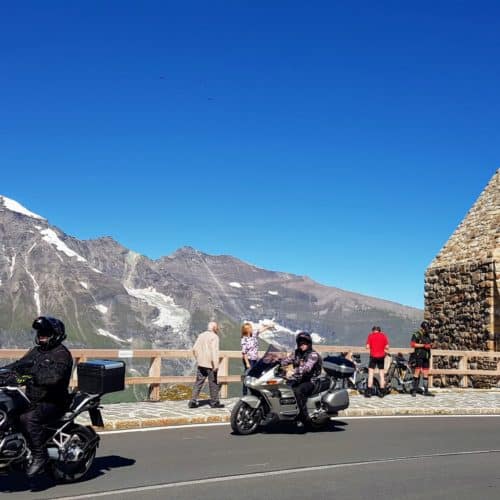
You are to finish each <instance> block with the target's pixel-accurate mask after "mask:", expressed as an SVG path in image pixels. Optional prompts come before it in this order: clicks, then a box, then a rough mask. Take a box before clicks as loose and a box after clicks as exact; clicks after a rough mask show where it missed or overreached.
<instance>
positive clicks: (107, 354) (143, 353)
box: [0, 345, 500, 401]
mask: <svg viewBox="0 0 500 500" xmlns="http://www.w3.org/2000/svg"><path fill="white" fill-rule="evenodd" d="M314 348H315V349H316V350H317V351H318V352H321V353H341V352H352V353H353V354H367V353H368V350H367V349H366V348H364V347H356V346H322V345H316V346H315V347H314ZM25 352H26V350H25V349H0V359H18V358H20V357H21V356H23V355H24V354H25ZM399 352H400V353H403V354H408V353H411V352H413V349H411V348H407V347H401V348H395V347H391V349H390V353H391V354H396V353H399ZM71 354H72V355H73V359H74V360H75V366H76V364H78V363H80V362H82V361H85V360H87V359H90V358H105V359H113V358H121V359H127V358H129V359H130V358H138V359H141V358H142V359H149V360H150V363H149V369H148V376H147V377H127V378H126V379H125V383H126V384H127V385H136V384H146V385H148V386H149V399H150V400H152V401H159V400H160V385H161V384H179V383H183V384H192V383H194V381H195V376H194V375H178V376H173V375H168V376H165V375H162V374H161V366H162V360H164V359H193V353H192V351H191V350H187V349H186V350H170V349H134V350H122V349H72V350H71ZM438 356H439V357H441V356H443V357H452V358H458V362H456V363H455V364H457V366H458V368H453V369H451V368H437V369H436V368H432V369H431V371H430V375H429V378H430V379H431V380H430V384H431V385H432V377H433V376H444V377H446V376H458V377H460V386H461V387H468V383H469V380H468V377H471V376H485V377H500V352H493V351H452V350H442V349H433V350H432V351H431V360H430V362H431V367H432V366H434V364H433V359H434V358H435V357H438ZM470 358H491V359H492V360H493V361H496V370H477V369H470V368H469V367H468V366H469V365H468V360H469V359H470ZM230 359H239V360H241V352H240V351H221V352H220V364H219V372H218V377H217V378H218V381H219V383H221V384H222V388H221V397H223V398H224V397H227V390H228V384H229V383H231V382H240V381H241V375H230V374H229V360H230ZM71 384H72V385H73V386H76V385H77V384H78V381H77V377H76V370H74V372H73V376H72V381H71Z"/></svg>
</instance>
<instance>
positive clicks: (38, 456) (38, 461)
mask: <svg viewBox="0 0 500 500" xmlns="http://www.w3.org/2000/svg"><path fill="white" fill-rule="evenodd" d="M48 461H49V457H48V456H47V454H46V453H44V452H40V451H38V450H37V451H35V452H33V460H32V461H31V463H30V465H29V467H28V469H27V470H26V475H27V476H28V477H33V476H36V475H37V474H40V473H41V472H43V471H44V469H45V466H46V465H47V463H48Z"/></svg>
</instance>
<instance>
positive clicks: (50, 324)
mask: <svg viewBox="0 0 500 500" xmlns="http://www.w3.org/2000/svg"><path fill="white" fill-rule="evenodd" d="M33 329H34V330H35V343H36V346H35V347H33V348H32V349H31V350H30V351H28V352H27V353H26V354H25V355H24V356H23V357H22V358H21V359H19V360H18V361H15V362H14V363H12V364H10V365H8V366H7V367H6V368H9V369H10V370H13V371H15V372H16V373H18V374H19V375H25V376H27V377H26V378H27V382H26V396H27V397H28V399H29V400H30V403H31V404H30V406H29V408H28V410H27V411H26V412H25V413H23V414H22V415H21V416H20V421H21V425H22V428H23V432H24V434H25V437H26V439H27V441H28V444H29V447H30V449H31V453H32V457H33V460H32V462H31V464H30V466H29V467H28V470H27V474H28V476H34V475H35V474H37V473H39V472H41V471H42V470H43V469H44V467H45V465H46V463H47V461H48V456H47V451H46V449H45V446H44V445H45V440H46V435H45V426H46V425H47V424H48V423H50V422H53V421H55V420H57V419H58V418H60V417H61V416H62V415H63V414H64V413H65V412H66V411H67V409H68V407H69V402H70V398H69V393H68V386H69V381H70V377H71V371H72V368H73V359H72V356H71V353H70V352H69V351H68V349H67V348H66V347H65V346H64V345H63V344H62V341H63V340H64V339H65V338H66V332H65V328H64V324H63V322H62V321H60V320H58V319H56V318H52V317H49V316H40V317H38V318H36V319H35V321H34V322H33Z"/></svg>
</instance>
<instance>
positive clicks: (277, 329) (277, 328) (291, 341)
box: [250, 319, 325, 350]
mask: <svg viewBox="0 0 500 500" xmlns="http://www.w3.org/2000/svg"><path fill="white" fill-rule="evenodd" d="M250 323H252V326H253V328H254V330H258V329H259V328H262V327H264V326H268V325H274V328H273V329H272V330H266V331H265V332H263V333H261V334H260V338H261V339H262V340H264V342H267V343H268V344H272V345H274V346H276V347H278V348H280V349H285V350H293V349H295V348H296V345H295V337H296V336H297V333H299V332H300V331H301V330H295V331H294V330H290V328H287V327H286V326H283V325H280V324H279V323H276V321H274V320H270V319H263V320H260V321H259V322H258V323H253V322H252V321H250ZM311 337H312V341H313V343H315V344H321V343H322V342H324V340H325V339H324V338H323V337H321V335H319V334H317V333H311Z"/></svg>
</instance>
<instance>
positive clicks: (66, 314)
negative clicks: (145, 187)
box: [0, 196, 423, 349]
mask: <svg viewBox="0 0 500 500" xmlns="http://www.w3.org/2000/svg"><path fill="white" fill-rule="evenodd" d="M39 314H51V315H54V316H58V317H60V318H62V319H63V320H64V322H65V323H66V325H67V329H68V334H69V344H70V345H72V346H82V347H115V348H123V349H130V348H138V347H144V348H147V347H164V348H183V347H187V346H190V345H191V344H192V341H193V338H194V336H195V335H196V334H197V333H198V332H199V331H200V329H203V328H204V326H205V323H206V322H207V321H208V320H209V319H211V318H216V319H218V320H219V321H220V322H221V323H222V326H223V346H225V347H230V348H237V345H238V343H239V324H240V322H241V321H242V320H245V319H249V320H253V321H258V320H259V319H262V318H275V319H276V321H278V322H279V323H280V324H281V325H284V326H286V327H287V328H289V329H291V330H297V329H307V330H312V331H314V332H317V333H318V334H320V335H321V336H322V337H323V338H324V339H325V342H327V343H337V344H355V345H361V344H363V343H364V341H365V338H366V333H367V331H368V329H369V328H370V327H371V326H372V324H381V325H382V326H383V327H384V328H385V329H386V331H387V332H388V333H389V334H390V336H391V338H392V343H393V344H394V345H406V344H407V342H408V335H409V332H410V331H411V330H412V329H413V328H414V327H415V325H416V324H417V323H418V322H419V321H420V320H421V318H422V315H423V312H422V311H421V310H418V309H414V308H410V307H406V306H402V305H400V304H396V303H393V302H389V301H385V300H381V299H377V298H373V297H367V296H363V295H359V294H356V293H352V292H347V291H344V290H340V289H337V288H332V287H326V286H323V285H320V284H319V283H316V282H314V281H312V280H310V279H309V278H307V277H304V276H296V275H292V274H286V273H279V272H272V271H267V270H265V269H259V268H257V267H255V266H252V265H249V264H247V263H245V262H242V261H240V260H238V259H236V258H234V257H231V256H225V255H222V256H213V255H207V254H204V253H202V252H199V251H197V250H195V249H193V248H189V247H186V248H181V249H179V250H178V251H176V252H175V253H174V254H173V255H170V256H167V257H163V258H161V259H158V260H151V259H148V258H147V257H145V256H143V255H139V254H137V253H135V252H134V251H132V250H129V249H127V248H125V247H123V246H121V245H120V244H119V243H117V242H116V241H114V240H113V239H111V238H107V237H104V238H99V239H96V240H78V239H76V238H73V237H71V236H68V235H67V234H65V233H64V232H63V231H61V230H60V229H58V228H56V227H54V226H52V225H51V224H49V222H48V221H47V220H46V219H45V218H43V217H42V216H40V215H38V214H34V213H33V212H30V211H29V210H28V209H26V208H25V207H23V206H22V205H20V204H19V203H17V202H16V201H14V200H11V199H9V198H6V197H3V196H0V347H8V346H26V345H30V343H31V335H30V323H31V320H32V319H33V318H34V317H35V316H37V315H39Z"/></svg>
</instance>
